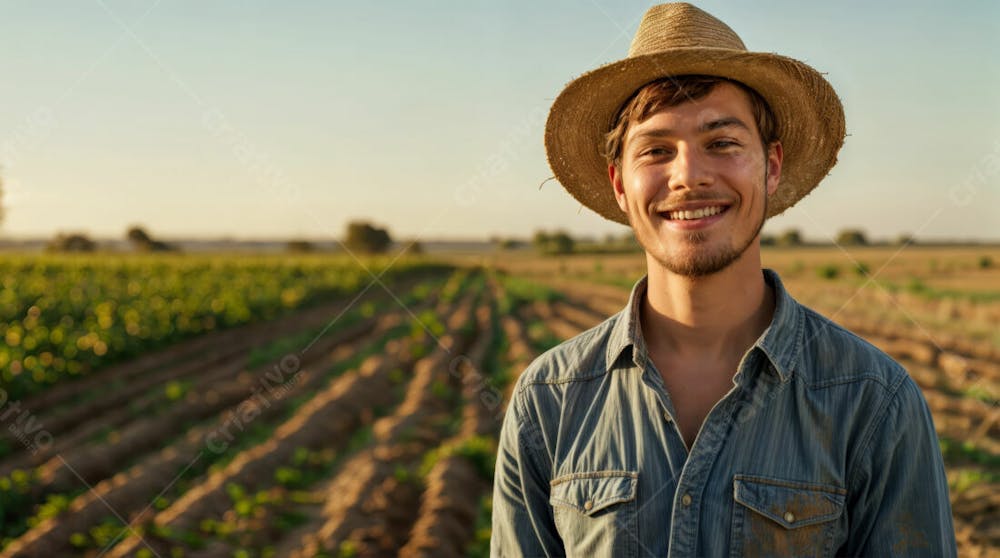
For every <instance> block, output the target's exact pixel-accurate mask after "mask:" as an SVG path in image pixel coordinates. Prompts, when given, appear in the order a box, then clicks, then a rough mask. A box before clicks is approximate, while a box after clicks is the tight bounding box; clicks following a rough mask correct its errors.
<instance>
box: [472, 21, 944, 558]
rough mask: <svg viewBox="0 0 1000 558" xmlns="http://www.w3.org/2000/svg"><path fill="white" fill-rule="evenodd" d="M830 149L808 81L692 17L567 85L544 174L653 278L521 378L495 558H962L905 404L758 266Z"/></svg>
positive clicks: (819, 88)
mask: <svg viewBox="0 0 1000 558" xmlns="http://www.w3.org/2000/svg"><path fill="white" fill-rule="evenodd" d="M843 138H844V116H843V109H842V107H841V104H840V101H839V100H838V98H837V95H836V93H835V92H834V91H833V89H832V87H831V86H830V85H829V84H828V83H827V82H826V80H824V79H823V77H822V76H821V75H820V74H819V73H818V72H816V71H815V70H813V69H812V68H810V67H809V66H806V65H805V64H803V63H801V62H797V61H795V60H792V59H789V58H785V57H781V56H778V55H774V54H758V53H751V52H747V51H746V49H745V47H744V46H743V43H742V42H741V40H740V39H739V37H738V36H737V35H736V33H735V32H733V31H732V30H731V29H730V28H729V27H727V26H726V25H725V24H724V23H722V22H721V21H719V20H717V19H715V18H714V17H712V16H711V15H709V14H707V13H705V12H703V11H701V10H699V9H697V8H695V7H693V6H690V5H687V4H665V5H660V6H655V7H653V8H652V9H650V10H649V12H647V14H646V16H645V18H644V19H643V21H642V23H641V25H640V27H639V31H638V33H637V34H636V37H635V39H634V41H633V43H632V48H631V50H630V53H629V57H628V58H626V59H625V60H623V61H620V62H616V63H613V64H610V65H608V66H604V67H602V68H600V69H598V70H595V71H593V72H590V73H588V74H585V75H583V76H582V77H580V78H578V79H577V80H575V81H573V82H572V83H570V84H569V85H568V86H567V87H566V88H565V89H564V90H563V92H562V94H561V95H560V96H559V97H558V98H557V99H556V101H555V103H554V104H553V106H552V109H551V112H550V115H549V120H548V124H547V127H546V149H547V151H548V156H549V161H550V164H551V166H552V168H553V170H554V172H555V174H556V177H557V178H558V179H559V181H560V182H561V183H562V185H563V186H564V187H565V188H566V189H567V190H569V192H570V193H571V194H572V195H573V196H574V197H576V198H577V199H578V200H580V201H581V202H582V203H583V204H585V205H587V206H588V207H590V208H591V209H594V210H595V211H597V212H598V213H600V214H601V215H603V216H605V217H607V218H609V219H612V220H615V221H618V222H622V223H627V224H629V225H630V226H631V227H632V229H633V231H634V232H635V235H636V238H637V239H638V241H639V243H640V244H641V245H642V246H643V248H644V249H645V251H646V261H647V275H646V276H645V277H643V278H642V279H641V280H640V281H639V282H638V283H636V285H635V287H634V288H633V290H632V294H631V297H630V299H629V303H628V306H627V307H626V308H625V309H624V310H623V311H622V312H620V313H618V314H617V315H615V316H613V317H612V318H610V319H609V320H607V321H606V322H604V323H602V324H601V325H599V326H597V327H595V328H593V329H591V330H589V331H587V332H584V333H583V334H581V335H579V336H577V337H575V338H573V339H571V340H569V341H567V342H565V343H563V344H561V345H559V346H558V347H556V348H554V349H552V350H551V351H548V352H546V353H545V354H543V355H542V356H540V357H539V358H538V359H537V360H536V361H535V362H534V363H532V364H531V366H530V367H529V368H528V369H527V370H526V371H525V372H524V373H523V374H522V375H521V377H520V379H519V380H518V384H517V387H516V389H515V390H514V395H513V397H512V400H511V402H510V404H509V405H508V408H507V415H506V418H505V421H504V425H503V431H502V434H501V440H500V448H499V455H498V458H497V468H496V479H495V487H494V497H493V540H492V554H493V555H494V556H563V555H569V556H587V557H591V556H614V557H630V556H671V557H682V556H935V557H941V556H954V555H955V554H956V549H955V539H954V531H953V526H952V522H951V509H950V506H949V502H948V487H947V483H946V480H945V474H944V465H943V462H942V459H941V453H940V451H939V449H938V445H937V437H936V435H935V431H934V425H933V423H932V420H931V416H930V413H929V411H928V408H927V405H926V402H925V401H924V399H923V396H922V395H921V392H920V390H919V388H918V387H917V386H916V384H915V383H914V382H913V381H912V380H911V379H910V377H909V376H908V375H907V373H906V371H905V370H904V369H903V368H902V367H901V366H900V365H899V364H898V363H896V362H895V361H893V360H892V359H891V358H889V357H888V356H887V355H885V354H884V353H882V352H880V351H879V350H878V349H876V348H875V347H873V346H872V345H870V344H868V343H866V342H865V341H863V340H861V339H860V338H858V337H856V336H855V335H853V334H851V333H850V332H848V331H846V330H844V329H842V328H840V327H839V326H837V325H835V324H833V323H832V322H830V321H829V320H827V319H825V318H823V317H822V316H820V315H818V314H816V313H815V312H813V311H812V310H810V309H808V308H805V307H803V306H801V305H799V304H798V303H797V302H796V301H795V300H794V299H793V298H792V297H791V296H790V295H789V294H788V292H786V291H785V289H784V288H783V287H782V283H781V281H780V279H779V278H778V276H777V274H776V273H775V272H774V271H772V270H769V269H763V270H762V269H761V261H760V237H759V233H760V230H761V227H762V226H763V224H764V221H765V220H766V219H767V218H768V217H770V216H773V215H776V214H778V213H780V212H782V211H784V210H785V209H787V208H788V207H790V206H791V205H792V204H794V203H795V202H797V201H798V200H799V199H801V198H802V197H803V196H805V195H806V194H807V193H809V191H811V190H812V189H813V188H814V187H815V186H816V185H817V184H818V183H819V182H820V180H821V179H822V178H823V177H824V176H825V175H826V174H827V172H828V171H829V169H830V168H831V167H832V166H833V164H834V163H835V161H836V154H837V151H838V150H839V149H840V146H841V144H842V142H843ZM602 151H603V153H602Z"/></svg>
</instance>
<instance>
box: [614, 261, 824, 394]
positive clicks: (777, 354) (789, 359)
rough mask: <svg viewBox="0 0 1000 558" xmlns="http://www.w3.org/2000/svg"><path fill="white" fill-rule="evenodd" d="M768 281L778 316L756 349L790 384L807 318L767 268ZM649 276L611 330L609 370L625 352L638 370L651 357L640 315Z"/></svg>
mask: <svg viewBox="0 0 1000 558" xmlns="http://www.w3.org/2000/svg"><path fill="white" fill-rule="evenodd" d="M761 271H762V272H763V274H764V281H765V282H766V283H767V284H768V285H770V286H771V287H773V288H774V294H775V297H774V298H775V307H774V316H772V318H771V323H770V324H769V325H768V327H767V329H765V330H764V332H763V333H762V334H761V335H760V337H758V338H757V341H756V342H755V343H754V345H753V347H754V348H757V349H760V351H761V352H763V353H764V355H765V356H767V358H768V360H769V361H770V362H771V364H772V366H773V368H774V370H775V371H776V372H777V374H778V377H779V378H780V379H781V381H782V382H784V381H787V380H788V379H789V378H790V377H791V375H792V371H793V370H794V369H795V364H796V361H797V359H798V355H799V349H800V348H801V336H802V324H803V319H804V317H803V315H802V309H801V308H800V306H799V303H798V302H796V301H795V299H794V298H792V296H791V295H790V294H788V291H786V290H785V286H784V285H783V284H782V282H781V279H780V278H779V277H778V274H777V272H775V271H774V270H772V269H768V268H764V269H762V270H761ZM648 284H649V276H648V275H644V276H642V278H641V279H639V280H638V281H636V283H635V285H634V286H633V287H632V292H631V294H630V295H629V299H628V304H627V305H626V306H625V308H624V309H623V310H622V311H621V312H619V314H618V319H617V321H616V322H615V324H614V326H613V327H612V329H611V335H610V337H609V339H608V350H607V354H606V355H605V359H606V362H605V364H606V367H607V370H609V371H610V370H611V369H612V366H613V365H614V363H615V361H617V360H618V358H619V357H621V354H622V352H623V351H625V349H628V348H631V349H632V361H633V362H634V363H635V365H636V366H638V367H640V368H643V367H645V364H646V360H647V359H648V353H647V351H646V342H645V340H644V339H643V337H642V328H641V323H640V321H639V312H640V310H641V307H642V306H641V305H642V302H643V300H644V299H645V296H646V289H647V287H648Z"/></svg>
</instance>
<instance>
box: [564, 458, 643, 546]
mask: <svg viewBox="0 0 1000 558" xmlns="http://www.w3.org/2000/svg"><path fill="white" fill-rule="evenodd" d="M638 483H639V474H638V473H636V472H632V471H595V472H587V473H572V474H569V475H563V476H560V477H558V478H556V479H553V480H552V482H551V490H550V492H549V504H550V505H551V506H552V510H553V519H554V520H555V524H556V529H558V531H559V536H560V537H561V538H562V540H563V545H564V547H565V550H566V555H567V556H626V557H627V556H637V555H638V542H639V533H638V531H637V529H638V524H637V507H636V490H637V485H638Z"/></svg>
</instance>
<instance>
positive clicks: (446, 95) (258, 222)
mask: <svg viewBox="0 0 1000 558" xmlns="http://www.w3.org/2000/svg"><path fill="white" fill-rule="evenodd" d="M868 4H873V3H866V2H861V1H848V2H839V3H830V2H824V3H816V2H792V1H777V0H775V1H755V2H744V1H739V2H737V1H707V2H699V3H697V5H698V6H700V7H702V8H703V9H705V10H707V11H709V12H710V13H712V14H714V15H716V16H717V17H719V18H721V19H722V20H724V21H726V22H727V23H728V24H729V25H730V26H731V27H733V28H734V29H735V30H736V31H737V33H739V34H740V35H741V37H742V38H743V40H744V42H745V43H746V44H747V46H748V48H749V49H751V50H756V51H765V52H778V53H781V54H784V55H787V56H791V57H794V58H798V59H800V60H803V61H805V62H806V63H808V64H810V65H812V66H813V67H815V68H816V69H817V70H819V71H821V72H825V73H827V77H828V79H829V80H830V82H831V83H832V84H833V85H834V87H835V88H836V89H837V91H838V93H839V94H840V96H841V98H842V99H843V101H844V105H845V110H846V114H847V127H848V133H849V134H850V136H849V137H848V138H847V141H846V144H845V147H844V149H843V150H842V151H841V154H840V162H839V163H838V165H837V166H836V167H835V168H834V169H833V174H832V175H831V176H830V177H828V178H827V179H826V180H825V181H824V183H823V184H821V186H820V187H819V188H818V189H817V190H816V191H815V192H814V193H813V194H811V195H810V196H809V197H807V198H805V199H804V200H803V201H802V202H800V203H799V204H798V205H797V206H795V207H794V208H792V209H790V210H789V211H788V212H786V213H785V214H784V215H782V216H779V217H777V218H774V219H772V220H771V221H769V222H768V224H767V225H766V227H765V231H766V232H780V231H782V230H784V229H787V228H791V227H797V228H800V229H801V230H802V231H804V233H805V235H806V236H807V237H810V238H816V239H821V238H826V237H830V236H832V235H834V234H835V233H836V231H837V230H839V229H841V228H846V227H860V228H862V229H865V230H867V231H868V232H869V235H870V236H873V237H894V236H896V235H897V234H899V233H902V232H908V233H915V234H917V235H918V236H919V237H925V238H983V239H994V240H1000V230H998V227H997V224H998V223H1000V96H998V95H997V93H996V92H997V91H1000V64H997V63H996V55H997V53H998V52H1000V3H997V2H992V1H979V2H975V1H970V2H960V3H950V4H945V3H943V2H928V1H919V2H885V3H882V2H880V3H877V6H876V7H870V6H869V5H868ZM648 5H649V3H647V2H632V1H626V2H611V1H608V0H594V1H587V0H584V1H578V2H568V1H563V2H544V3H542V2H527V1H523V2H522V1H513V2H496V1H493V2H487V1H461V2H459V1H454V2H443V1H442V2H422V3H417V2H370V3H369V2H319V1H310V2H305V1H282V2H278V1H259V0H257V1H252V0H243V1H239V2H237V1H224V0H218V1H213V2H203V1H187V0H160V1H158V2H157V1H148V0H129V1H122V0H119V1H111V0H103V1H98V0H93V1H90V0H77V1H70V0H64V1H54V0H53V1H47V0H33V1H31V2H27V1H20V0H0V13H3V14H4V16H3V18H2V19H0V47H2V49H3V56H0V76H2V77H3V83H4V86H3V87H0V165H2V166H3V175H4V177H5V179H6V182H7V185H6V192H5V193H4V198H3V205H4V206H5V207H6V213H7V215H6V217H5V220H4V223H3V225H2V227H0V235H6V236H28V235H45V236H48V235H50V234H53V233H54V232H55V231H57V230H84V231H89V232H90V233H91V234H94V235H96V236H121V235H122V234H124V230H125V229H126V227H127V226H128V225H130V224H132V223H142V224H144V225H146V226H147V227H148V228H149V230H150V231H151V232H152V233H153V234H154V235H156V236H165V237H171V236H186V237H190V236H206V237H209V236H221V235H228V236H234V237H243V238H249V237H254V238H259V237H279V238H280V237H289V236H300V235H302V236H310V237H331V236H339V235H340V234H341V233H342V232H343V230H344V226H345V224H346V222H347V221H348V220H350V219H353V218H367V219H371V220H374V221H375V222H377V223H380V224H383V225H387V226H388V227H389V228H390V230H391V231H392V232H393V234H394V235H395V236H398V237H404V236H406V237H412V236H417V237H421V238H443V237H447V238H458V237H480V238H482V237H486V236H489V235H493V234H498V235H503V236H512V235H513V236H529V235H530V234H531V232H532V231H534V230H536V229H538V228H548V229H551V228H556V227H561V228H565V229H567V230H569V231H571V232H573V233H575V234H590V235H595V236H603V235H604V234H606V233H608V232H615V233H620V232H624V231H625V229H624V228H623V227H622V226H621V225H617V224H614V223H611V222H608V221H605V220H603V219H602V218H600V217H598V216H597V215H596V214H593V213H591V212H589V211H588V210H586V209H583V210H580V207H579V204H577V203H576V202H574V201H573V200H572V199H571V198H570V197H569V195H568V194H566V193H565V192H564V191H563V190H562V188H561V187H560V186H559V185H558V184H557V183H555V182H548V183H547V184H545V185H544V186H543V187H542V189H541V190H539V189H538V184H539V183H540V182H542V181H543V180H545V179H546V178H548V177H549V176H551V172H550V171H549V169H548V165H547V163H546V161H545V153H544V148H543V145H542V128H543V125H544V120H545V116H546V114H547V111H548V107H549V105H550V104H551V102H552V99H553V98H554V97H555V96H556V95H557V94H558V93H559V91H560V90H561V88H562V87H563V86H564V85H565V84H566V83H567V82H568V81H570V80H571V79H572V78H573V77H575V76H577V75H579V74H581V73H583V72H585V71H588V70H590V69H592V68H594V67H597V66H598V65H601V64H604V63H608V62H612V61H614V60H617V59H619V58H622V57H623V56H624V55H625V53H626V51H627V50H628V45H629V42H630V41H631V38H632V34H633V33H634V32H635V29H636V27H637V25H638V21H639V18H640V17H641V16H642V13H643V12H644V11H645V9H646V8H647V7H648Z"/></svg>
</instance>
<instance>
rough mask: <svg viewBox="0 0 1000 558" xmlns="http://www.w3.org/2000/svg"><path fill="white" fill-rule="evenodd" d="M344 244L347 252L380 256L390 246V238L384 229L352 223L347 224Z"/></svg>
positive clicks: (361, 222)
mask: <svg viewBox="0 0 1000 558" xmlns="http://www.w3.org/2000/svg"><path fill="white" fill-rule="evenodd" d="M344 244H345V245H346V246H347V248H348V249H349V250H352V251H355V252H364V253H367V254H380V253H382V252H385V251H386V250H388V249H389V246H391V245H392V238H391V237H390V236H389V232H388V231H387V230H385V229H380V228H378V227H375V226H372V225H371V223H366V222H363V221H352V222H350V223H348V224H347V238H345V239H344Z"/></svg>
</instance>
